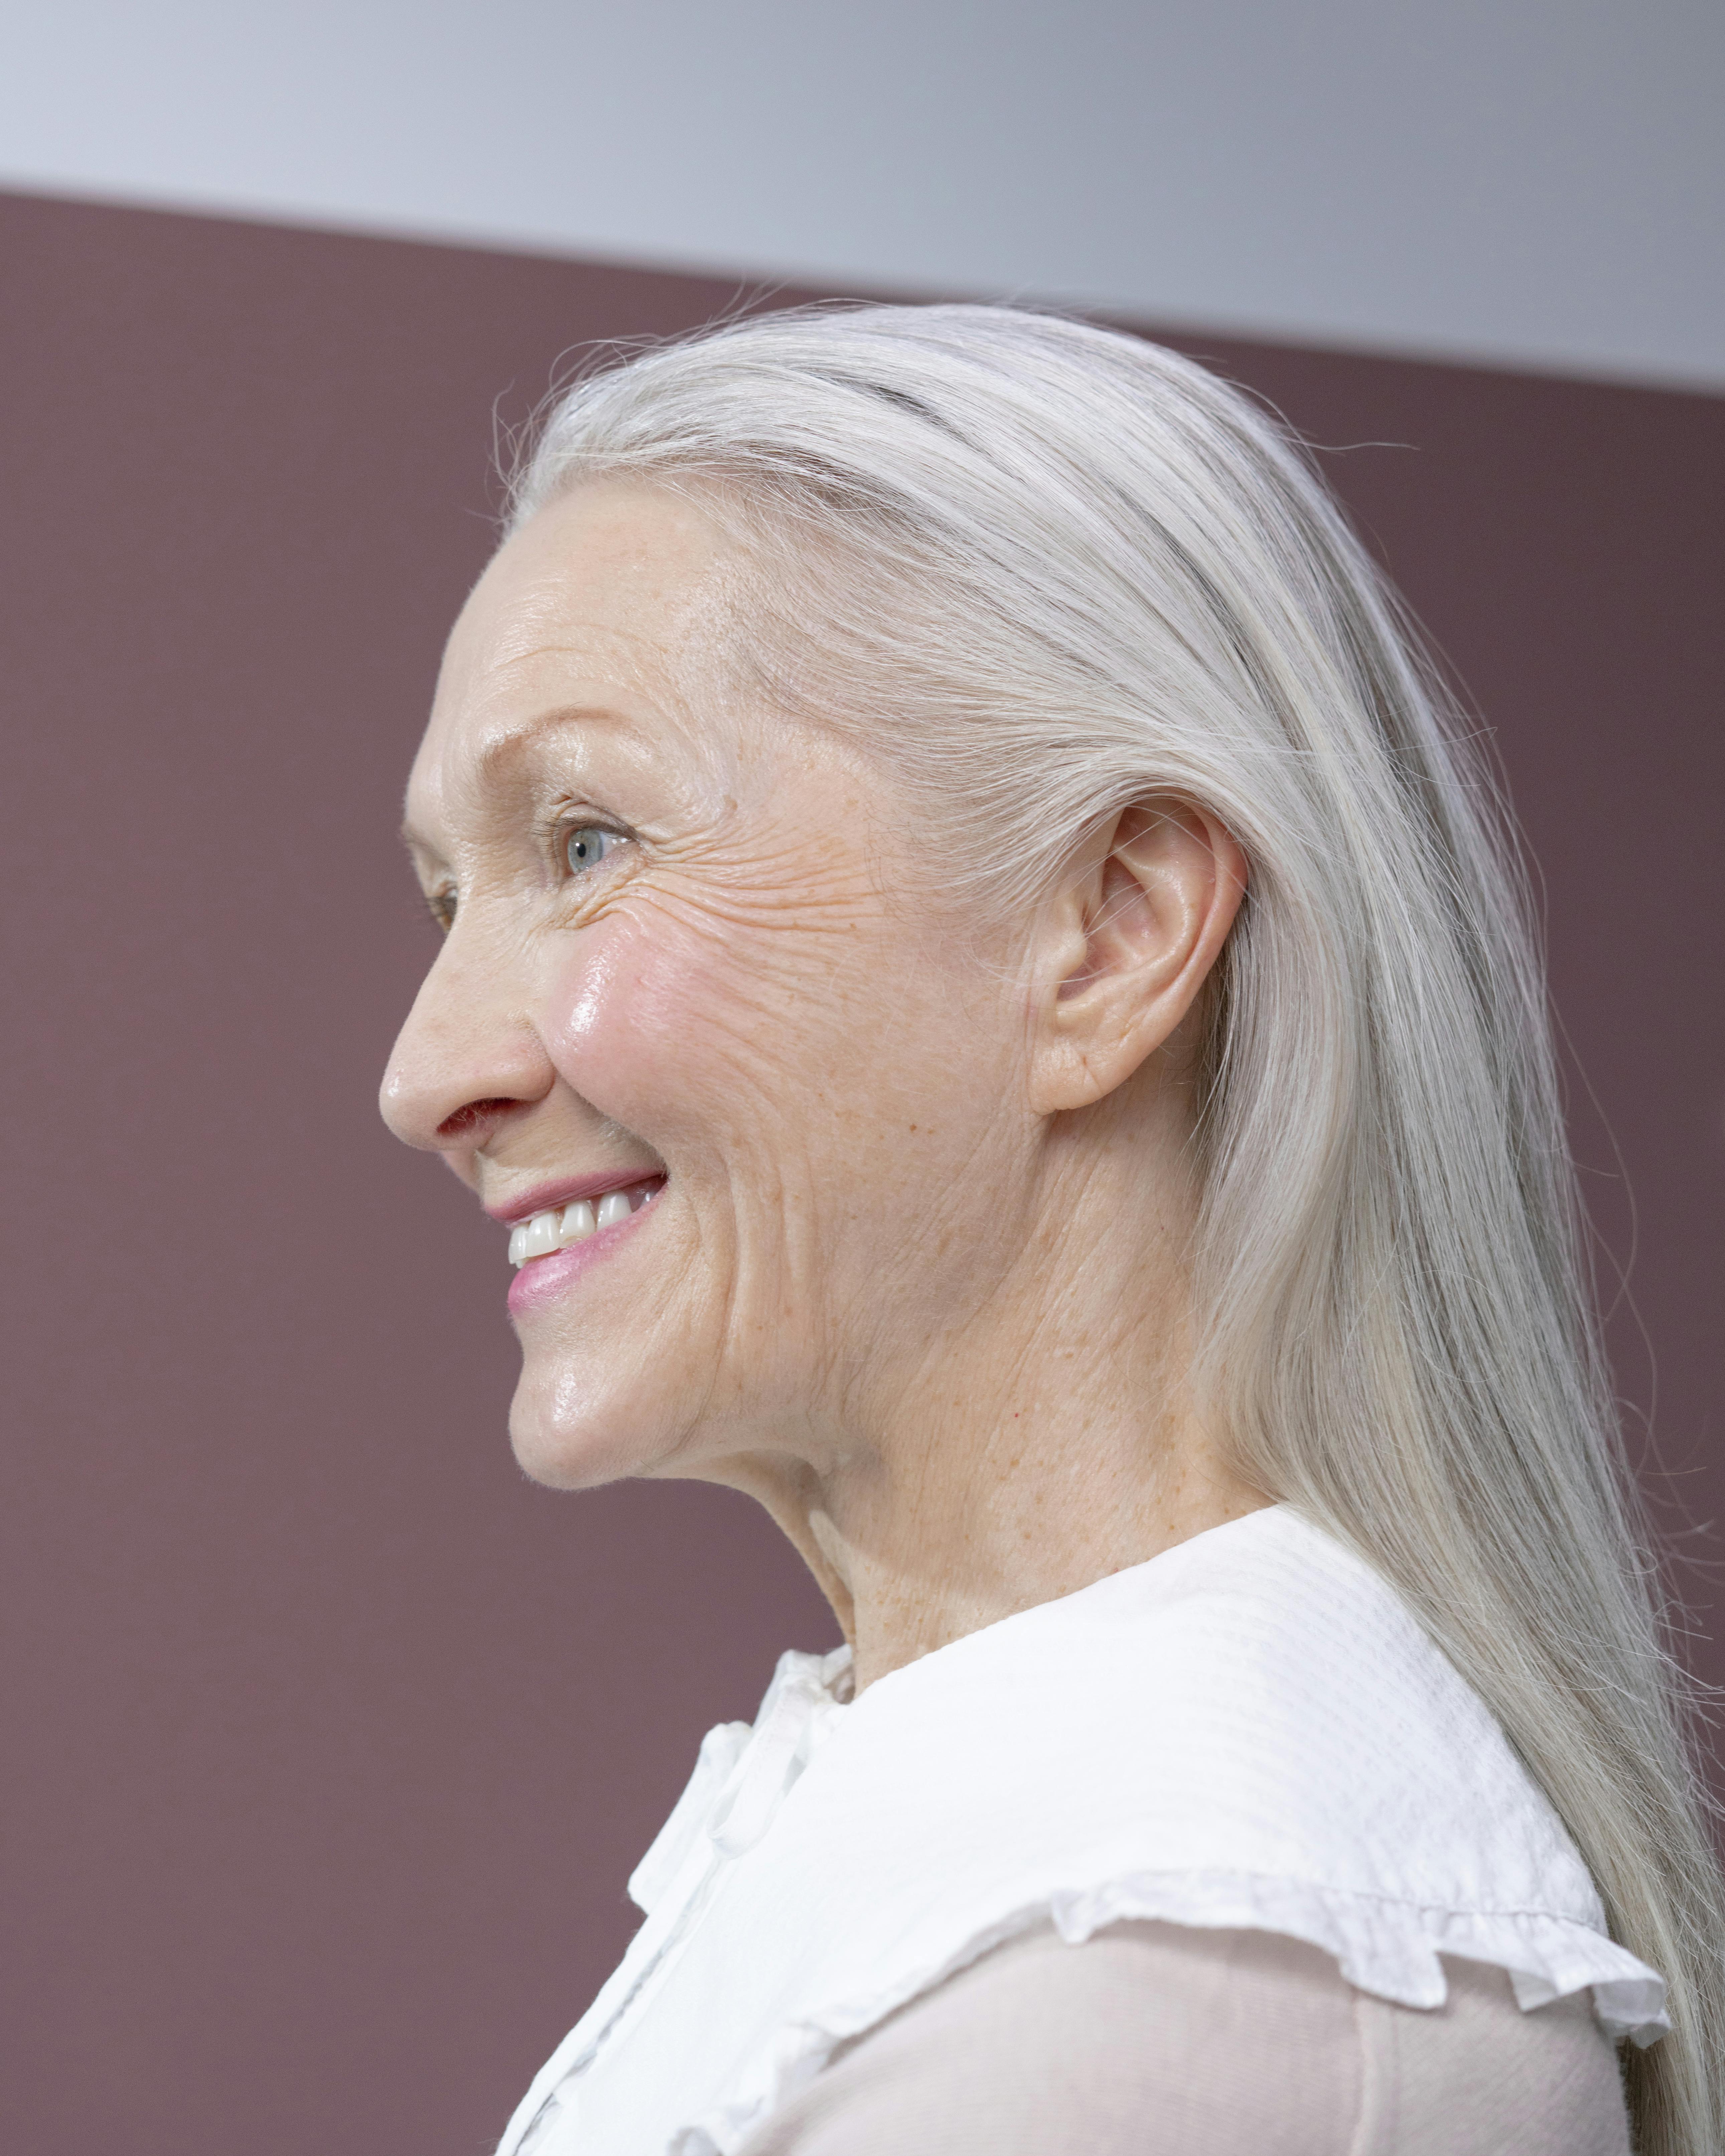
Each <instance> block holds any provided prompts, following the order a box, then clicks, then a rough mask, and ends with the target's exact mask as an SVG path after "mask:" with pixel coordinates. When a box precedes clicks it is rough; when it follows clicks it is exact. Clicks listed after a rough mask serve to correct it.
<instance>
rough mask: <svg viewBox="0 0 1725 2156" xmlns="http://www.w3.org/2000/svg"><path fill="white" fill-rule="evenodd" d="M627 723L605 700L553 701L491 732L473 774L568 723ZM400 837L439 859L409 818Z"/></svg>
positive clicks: (522, 752) (486, 773)
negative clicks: (588, 701) (541, 709)
mask: <svg viewBox="0 0 1725 2156" xmlns="http://www.w3.org/2000/svg"><path fill="white" fill-rule="evenodd" d="M631 723H632V721H630V720H629V717H628V716H627V715H626V714H625V713H624V712H622V711H615V710H614V709H613V708H612V707H611V706H609V705H606V704H558V705H554V706H552V708H551V709H550V710H549V711H538V712H536V713H535V714H534V716H532V717H531V718H530V719H524V720H522V721H521V722H520V723H519V724H518V725H515V726H509V727H507V728H506V729H505V730H504V731H502V732H501V733H497V734H494V735H493V736H492V737H491V738H490V740H489V741H487V742H485V743H484V744H483V745H482V746H481V747H480V751H479V752H478V754H477V756H476V757H475V759H474V775H475V778H478V779H479V780H480V781H481V782H483V781H485V780H486V779H489V778H490V777H491V776H492V774H493V773H495V771H496V770H497V769H498V768H499V767H500V766H501V765H504V764H509V763H513V762H516V761H517V760H518V759H519V758H521V757H524V756H526V755H528V754H530V753H531V752H532V751H533V750H534V749H536V748H537V747H541V746H542V744H543V742H545V741H546V740H547V738H548V737H552V736H554V735H557V734H561V733H564V732H566V731H567V730H568V729H569V728H570V727H572V726H629V725H630V724H631ZM401 839H402V844H403V845H404V846H406V848H407V849H408V852H409V853H413V854H424V855H429V857H430V858H431V859H433V860H442V859H443V855H442V854H441V853H440V852H439V850H438V848H437V847H436V846H434V844H432V843H431V841H430V840H429V839H426V838H424V836H423V835H422V834H420V833H419V832H418V830H417V829H415V828H414V826H413V822H412V820H411V819H405V818H404V819H403V822H402V826H401Z"/></svg>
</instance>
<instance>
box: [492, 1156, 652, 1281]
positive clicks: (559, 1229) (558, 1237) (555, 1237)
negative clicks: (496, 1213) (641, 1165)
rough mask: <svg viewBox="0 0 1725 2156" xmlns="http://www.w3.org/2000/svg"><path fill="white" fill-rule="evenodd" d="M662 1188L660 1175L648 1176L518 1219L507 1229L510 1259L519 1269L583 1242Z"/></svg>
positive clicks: (634, 1208) (614, 1222)
mask: <svg viewBox="0 0 1725 2156" xmlns="http://www.w3.org/2000/svg"><path fill="white" fill-rule="evenodd" d="M664 1188H665V1178H664V1177H663V1176H662V1175H655V1176H649V1178H647V1180H646V1181H645V1182H644V1183H628V1184H625V1185H624V1187H623V1188H621V1189H618V1190H608V1191H606V1192H605V1193H603V1196H602V1197H599V1198H597V1199H593V1198H579V1199H577V1200H576V1201H575V1203H574V1204H572V1205H564V1206H562V1207H557V1208H554V1209H552V1210H551V1211H549V1212H546V1213H536V1214H533V1216H532V1218H531V1219H527V1220H517V1221H516V1224H515V1225H514V1227H513V1228H511V1229H510V1231H509V1262H510V1263H511V1265H513V1266H515V1267H516V1270H517V1271H519V1270H520V1269H521V1266H523V1265H531V1263H532V1262H533V1260H534V1259H535V1258H548V1257H549V1256H550V1255H552V1252H553V1251H554V1250H567V1249H568V1248H569V1246H570V1245H571V1244H572V1243H584V1242H585V1241H586V1240H587V1239H588V1236H589V1235H598V1233H599V1232H600V1230H601V1229H605V1228H614V1227H616V1226H617V1225H618V1224H619V1223H620V1222H622V1221H624V1220H627V1219H629V1217H630V1215H631V1214H635V1213H639V1211H640V1209H641V1208H642V1207H643V1206H644V1205H647V1204H651V1202H652V1201H653V1199H655V1198H656V1197H657V1196H658V1194H659V1193H660V1191H661V1190H663V1189H664Z"/></svg>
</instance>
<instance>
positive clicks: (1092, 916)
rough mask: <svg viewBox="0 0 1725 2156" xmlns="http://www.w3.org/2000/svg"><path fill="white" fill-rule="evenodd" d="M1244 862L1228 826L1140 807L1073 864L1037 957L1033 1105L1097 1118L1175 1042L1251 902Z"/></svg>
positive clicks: (1201, 816)
mask: <svg viewBox="0 0 1725 2156" xmlns="http://www.w3.org/2000/svg"><path fill="white" fill-rule="evenodd" d="M1245 880H1246V865H1245V855H1244V854H1243V853H1242V852H1241V850H1240V846H1239V844H1238V843H1237V841H1236V840H1235V838H1234V837H1233V835H1232V834H1231V833H1230V831H1229V830H1228V829H1227V828H1226V827H1225V825H1224V824H1222V823H1221V822H1220V820H1219V819H1217V818H1216V817H1214V815H1212V814H1210V813H1209V811H1208V810H1205V809H1203V808H1198V807H1196V806H1194V804H1192V803H1188V802H1183V801H1178V800H1175V799H1172V798H1163V799H1158V800H1154V801H1146V802H1142V803H1135V804H1134V805H1133V806H1132V808H1128V809H1126V810H1125V811H1123V812H1122V814H1120V815H1119V816H1118V817H1117V818H1116V819H1115V820H1114V822H1113V824H1111V826H1109V827H1107V828H1106V829H1103V830H1102V831H1101V832H1099V833H1097V834H1096V835H1095V837H1094V838H1093V839H1092V840H1091V842H1090V844H1088V845H1086V847H1085V848H1084V849H1082V850H1081V851H1080V852H1079V853H1078V854H1077V855H1075V856H1074V858H1073V860H1072V861H1071V862H1070V865H1069V868H1068V872H1067V875H1066V879H1065V882H1064V883H1063V885H1061V887H1060V890H1059V891H1057V892H1056V893H1055V895H1054V902H1053V904H1052V905H1051V906H1050V910H1049V912H1048V915H1047V916H1046V918H1045V927H1044V933H1043V937H1042V948H1041V951H1040V954H1039V955H1040V959H1041V966H1040V971H1039V974H1038V978H1037V987H1036V991H1035V996H1036V1002H1035V1009H1034V1040H1033V1045H1032V1082H1031V1105H1032V1106H1033V1107H1034V1109H1035V1110H1036V1111H1038V1112H1039V1113H1042V1114H1056V1113H1059V1112H1060V1111H1062V1110H1065V1109H1070V1108H1080V1107H1088V1106H1091V1105H1092V1104H1093V1103H1094V1102H1096V1101H1099V1100H1101V1099H1102V1098H1104V1097H1105V1096H1106V1095H1107V1094H1109V1093H1111V1092H1112V1091H1114V1090H1115V1088H1116V1087H1117V1086H1120V1085H1122V1083H1124V1081H1126V1080H1127V1078H1129V1077H1130V1076H1131V1075H1132V1073H1133V1072H1134V1071H1136V1070H1137V1069H1138V1068H1139V1067H1140V1066H1141V1065H1142V1064H1143V1063H1144V1062H1145V1061H1146V1060H1147V1058H1148V1057H1150V1056H1151V1055H1153V1054H1154V1053H1155V1051H1156V1050H1158V1049H1159V1048H1161V1047H1163V1046H1164V1045H1166V1044H1167V1043H1168V1041H1169V1040H1170V1039H1172V1038H1173V1036H1174V1035H1175V1034H1176V1033H1177V1032H1178V1029H1179V1028H1180V1026H1181V1024H1182V1022H1183V1020H1184V1019H1185V1018H1186V1017H1187V1014H1189V1012H1190V1010H1191V1009H1192V1008H1193V1005H1194V1003H1195V1002H1196V1001H1197V999H1198V996H1199V991H1200V989H1201V988H1203V985H1204V982H1205V980H1206V979H1207V978H1209V973H1210V972H1211V969H1212V968H1214V964H1215V962H1216V960H1217V958H1218V957H1219V955H1220V952H1221V950H1222V947H1223V945H1224V942H1226V940H1227V937H1228V932H1229V930H1230V928H1231V927H1232V926H1233V924H1234V920H1235V916H1236V914H1237V913H1238V911H1239V908H1240V900H1241V898H1242V897H1243V896H1244V895H1245Z"/></svg>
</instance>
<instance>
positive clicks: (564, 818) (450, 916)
mask: <svg viewBox="0 0 1725 2156" xmlns="http://www.w3.org/2000/svg"><path fill="white" fill-rule="evenodd" d="M578 831H602V832H603V834H604V835H605V836H606V837H607V838H608V839H619V840H620V841H621V842H622V843H623V844H625V845H626V844H628V843H629V840H631V839H633V838H634V832H633V831H629V830H626V829H623V828H622V827H621V826H620V825H619V824H606V823H602V822H601V821H600V820H599V819H598V817H597V816H596V815H595V814H593V811H592V810H591V809H587V810H582V809H579V808H565V809H563V810H562V811H561V812H560V813H559V814H557V815H555V816H552V817H550V818H548V819H547V820H546V821H545V822H544V823H543V824H541V826H540V828H539V839H540V842H541V844H542V845H543V846H544V847H545V849H546V850H547V853H548V854H549V855H550V856H551V859H552V865H553V866H554V867H555V868H557V870H558V871H559V873H560V874H561V875H564V876H566V877H570V878H572V877H573V876H574V875H576V873H577V871H576V870H575V869H574V867H573V865H572V863H571V862H570V860H569V858H568V850H569V841H570V839H572V838H573V837H574V836H575V834H576V833H577V832H578ZM599 865H601V864H600V863H599V862H598V861H596V862H594V864H593V866H594V867H595V868H597V867H598V866H599ZM458 902H459V901H458V894H457V892H456V890H455V886H454V884H444V885H441V886H440V887H439V889H438V890H436V891H428V892H427V893H426V897H425V903H426V905H427V906H428V907H429V909H430V911H431V917H432V919H433V920H434V921H435V922H436V923H437V925H438V927H439V928H440V929H441V930H442V931H443V932H444V935H445V936H447V935H448V934H449V931H450V929H452V928H453V927H454V925H455V913H456V908H457V905H458Z"/></svg>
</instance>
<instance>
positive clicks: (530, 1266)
mask: <svg viewBox="0 0 1725 2156" xmlns="http://www.w3.org/2000/svg"><path fill="white" fill-rule="evenodd" d="M659 1198H660V1193H656V1192H655V1194H654V1195H653V1196H652V1197H651V1198H649V1199H648V1200H647V1203H646V1204H644V1205H643V1206H642V1207H641V1208H640V1209H639V1211H637V1212H634V1213H631V1214H629V1218H628V1219H626V1220H615V1221H614V1222H613V1223H612V1224H611V1225H610V1226H609V1227H608V1228H600V1229H597V1230H596V1231H595V1232H594V1233H593V1235H588V1236H587V1237H586V1238H585V1239H584V1240H583V1241H581V1242H579V1243H571V1244H570V1245H569V1246H568V1248H567V1250H552V1251H551V1252H550V1253H549V1255H547V1256H545V1257H542V1258H529V1259H528V1260H527V1262H526V1265H523V1266H522V1267H521V1270H520V1271H519V1272H518V1273H517V1274H516V1276H515V1278H514V1279H513V1280H512V1281H511V1282H510V1284H509V1314H510V1316H511V1317H524V1316H525V1315H526V1312H529V1311H531V1310H537V1309H539V1308H540V1307H541V1306H542V1304H545V1303H547V1302H550V1301H553V1300H555V1298H556V1297H557V1296H560V1295H562V1294H564V1293H565V1292H566V1291H567V1290H568V1289H570V1288H572V1286H574V1285H575V1282H576V1281H578V1280H579V1279H580V1277H581V1276H582V1275H583V1273H585V1272H590V1271H591V1270H592V1269H593V1266H595V1265H603V1263H604V1261H605V1260H606V1259H607V1258H608V1257H609V1256H610V1255H611V1254H612V1253H613V1251H614V1250H619V1249H620V1248H621V1247H622V1245H624V1243H626V1242H627V1241H628V1240H629V1237H630V1236H631V1235H634V1232H635V1230H636V1229H638V1228H639V1227H640V1226H641V1225H642V1224H643V1223H644V1221H645V1220H646V1219H647V1218H648V1216H649V1214H651V1213H652V1212H653V1210H654V1209H655V1207H656V1206H657V1205H658V1204H659Z"/></svg>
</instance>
